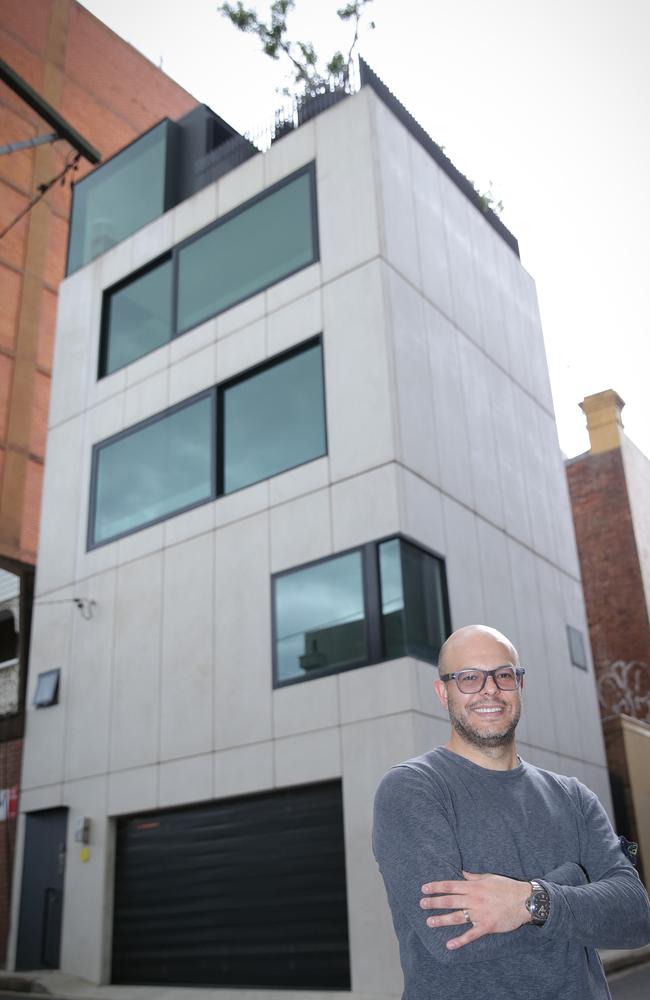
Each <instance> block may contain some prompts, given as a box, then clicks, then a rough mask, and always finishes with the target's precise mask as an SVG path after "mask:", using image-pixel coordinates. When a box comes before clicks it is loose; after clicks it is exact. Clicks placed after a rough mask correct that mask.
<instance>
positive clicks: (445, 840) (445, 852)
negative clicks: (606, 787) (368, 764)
mask: <svg viewBox="0 0 650 1000" xmlns="http://www.w3.org/2000/svg"><path fill="white" fill-rule="evenodd" d="M560 794H563V793H560ZM573 795H575V797H576V798H575V800H574V799H573V797H572V799H571V801H570V800H569V798H568V796H567V801H566V803H565V804H564V803H563V806H564V805H565V806H566V809H567V810H573V811H575V814H576V817H577V819H576V823H577V825H578V826H579V849H578V850H577V856H576V857H575V860H570V861H563V862H562V863H561V864H560V865H559V867H555V868H553V870H551V871H547V872H540V871H535V870H533V871H530V872H526V873H525V876H524V878H525V879H527V878H535V879H537V880H538V881H539V882H541V883H542V885H543V886H544V887H545V888H546V889H547V891H548V893H549V896H550V899H551V911H550V916H549V918H548V920H547V921H546V923H545V924H544V926H543V927H537V926H534V925H532V924H530V923H529V922H528V921H529V916H528V913H527V911H526V908H525V905H524V901H525V899H526V898H527V897H528V895H529V894H530V886H529V883H528V881H525V880H524V879H522V878H521V877H519V878H510V877H508V874H507V873H505V874H496V873H485V872H478V873H476V872H474V873H468V872H464V871H463V868H462V859H461V852H460V849H459V846H458V843H457V837H456V834H455V832H454V830H453V828H452V823H451V820H450V818H449V814H448V809H447V808H446V807H445V803H444V802H442V801H441V798H440V796H439V795H437V794H436V789H435V788H434V787H433V786H432V785H431V784H430V783H429V782H427V781H426V780H425V778H424V776H423V775H422V774H420V773H419V772H417V771H415V770H413V769H411V768H409V767H398V768H394V769H393V770H392V771H389V772H388V774H387V775H386V776H385V778H384V780H383V781H382V783H381V785H380V787H379V790H378V792H377V797H376V802H375V827H374V832H373V845H374V850H375V856H376V858H377V861H378V864H379V868H380V870H381V873H382V875H383V877H384V882H385V884H386V891H387V894H388V899H389V903H390V906H391V909H392V911H393V916H394V919H395V923H396V927H397V926H400V927H402V928H404V927H406V928H408V930H407V933H408V934H409V935H413V936H415V937H417V939H418V940H419V941H420V943H421V944H422V945H423V946H424V948H425V949H426V950H427V951H428V952H429V954H430V955H432V956H433V957H434V958H435V959H437V960H439V961H441V962H444V963H450V962H458V961H462V962H463V963H465V962H468V963H470V962H481V961H488V960H490V959H494V958H501V957H507V956H508V955H509V954H510V953H511V949H512V946H513V944H514V943H515V941H516V942H520V943H521V946H522V947H536V946H538V945H539V944H543V943H544V942H552V941H554V940H557V939H561V940H565V941H568V940H571V941H574V942H576V943H580V944H581V945H582V946H593V947H600V948H603V947H609V948H634V947H640V946H642V945H643V944H645V943H646V942H647V941H648V940H649V939H650V906H649V904H648V898H647V895H646V893H645V890H644V888H643V886H642V885H641V883H640V881H639V878H638V876H637V874H636V872H635V871H634V869H633V867H632V866H631V865H630V863H629V862H628V861H627V860H626V859H625V857H624V856H623V854H622V852H621V851H620V849H619V846H618V840H617V838H616V836H615V834H614V832H613V830H612V828H611V825H610V823H609V820H608V818H607V815H606V813H605V811H604V810H603V808H602V806H601V805H600V803H599V801H598V799H597V798H596V796H595V795H593V794H592V793H591V792H589V791H588V790H587V789H586V788H584V787H583V786H580V785H578V784H577V783H576V785H575V789H574V792H573V793H572V796H573ZM495 848H496V850H495V860H497V859H498V844H497V845H495ZM568 850H569V849H568ZM497 864H498V860H497ZM495 867H496V864H495ZM518 874H520V873H518ZM463 909H466V910H468V911H469V913H470V916H471V919H472V923H471V925H467V928H466V929H465V917H464V915H463V912H462V911H463ZM432 919H433V921H434V922H433V925H432V924H431V923H430V922H429V921H431V920H432ZM461 924H462V925H463V929H462V930H461V928H460V926H459V925H461ZM459 931H461V932H460V933H459ZM467 945H470V947H466V946H467Z"/></svg>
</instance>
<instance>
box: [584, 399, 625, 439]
mask: <svg viewBox="0 0 650 1000" xmlns="http://www.w3.org/2000/svg"><path fill="white" fill-rule="evenodd" d="M624 406H625V403H624V401H623V400H622V399H621V397H620V396H619V394H618V393H617V392H614V390H613V389H605V391H604V392H597V393H595V394H594V395H593V396H585V398H584V399H583V401H582V402H581V403H580V409H581V410H582V412H583V413H584V415H585V416H586V418H587V430H588V431H589V442H590V445H591V453H592V455H598V454H599V453H600V452H603V451H611V450H612V448H620V446H621V434H622V433H623V421H622V420H621V410H622V409H623V407H624Z"/></svg>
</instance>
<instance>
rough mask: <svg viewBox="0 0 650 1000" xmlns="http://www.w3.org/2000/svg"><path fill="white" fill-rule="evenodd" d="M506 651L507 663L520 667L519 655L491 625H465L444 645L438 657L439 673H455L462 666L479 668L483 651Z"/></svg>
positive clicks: (505, 637)
mask: <svg viewBox="0 0 650 1000" xmlns="http://www.w3.org/2000/svg"><path fill="white" fill-rule="evenodd" d="M498 647H501V649H502V650H503V651H504V654H505V662H509V663H512V665H513V666H518V665H519V653H518V652H517V650H516V649H515V647H514V646H513V644H512V643H511V642H510V639H508V637H507V636H505V635H503V633H502V632H499V631H497V629H495V628H490V626H489V625H464V626H463V628H459V629H456V631H455V632H452V634H451V635H450V636H449V638H448V639H447V640H446V641H445V642H444V643H443V644H442V646H441V648H440V655H439V656H438V671H439V672H440V673H441V674H449V673H453V671H454V670H458V669H460V668H461V667H462V666H477V665H478V663H479V662H480V660H481V656H482V651H483V650H492V651H494V650H496V649H497V648H498Z"/></svg>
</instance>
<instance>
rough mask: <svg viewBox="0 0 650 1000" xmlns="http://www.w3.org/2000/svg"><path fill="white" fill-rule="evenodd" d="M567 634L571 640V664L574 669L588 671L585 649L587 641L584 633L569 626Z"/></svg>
mask: <svg viewBox="0 0 650 1000" xmlns="http://www.w3.org/2000/svg"><path fill="white" fill-rule="evenodd" d="M566 632H567V637H568V640H569V653H570V654H571V663H572V664H573V666H574V667H580V669H581V670H588V669H589V668H588V666H587V650H586V649H585V640H584V636H583V634H582V632H580V630H579V629H577V628H574V627H573V626H572V625H567V627H566Z"/></svg>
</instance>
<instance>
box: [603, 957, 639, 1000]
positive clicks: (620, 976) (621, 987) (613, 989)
mask: <svg viewBox="0 0 650 1000" xmlns="http://www.w3.org/2000/svg"><path fill="white" fill-rule="evenodd" d="M607 982H608V984H609V990H610V993H611V994H612V997H613V1000H649V998H650V962H645V963H644V964H643V965H634V966H632V968H630V969H621V971H620V972H611V973H610V974H609V976H608V977H607Z"/></svg>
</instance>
